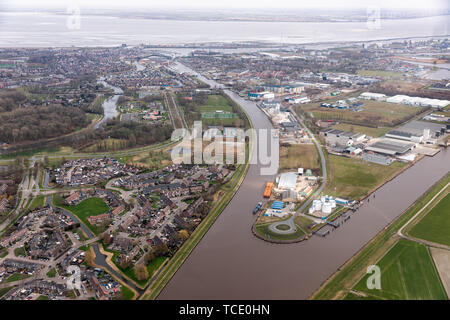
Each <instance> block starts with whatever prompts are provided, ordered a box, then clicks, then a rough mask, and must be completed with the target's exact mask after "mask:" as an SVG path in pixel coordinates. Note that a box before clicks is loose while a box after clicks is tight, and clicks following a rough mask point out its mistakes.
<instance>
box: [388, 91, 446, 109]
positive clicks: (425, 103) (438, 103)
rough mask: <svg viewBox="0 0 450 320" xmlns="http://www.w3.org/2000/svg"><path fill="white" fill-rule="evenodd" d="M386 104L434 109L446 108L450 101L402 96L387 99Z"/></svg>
mask: <svg viewBox="0 0 450 320" xmlns="http://www.w3.org/2000/svg"><path fill="white" fill-rule="evenodd" d="M386 102H390V103H397V104H405V105H409V106H416V107H432V108H445V107H446V106H448V105H449V104H450V101H449V100H439V99H429V98H421V97H410V96H405V95H401V94H399V95H396V96H393V97H389V98H387V99H386Z"/></svg>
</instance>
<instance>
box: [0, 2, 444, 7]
mask: <svg viewBox="0 0 450 320" xmlns="http://www.w3.org/2000/svg"><path fill="white" fill-rule="evenodd" d="M0 2H1V3H2V7H3V8H5V7H6V8H26V9H31V8H39V9H41V8H42V9H45V8H48V9H50V8H54V7H59V8H61V7H65V6H66V7H67V6H70V5H74V4H76V5H78V6H80V7H93V8H105V9H106V8H111V9H112V8H118V7H124V6H125V7H127V8H138V9H144V8H180V9H189V8H190V9H199V8H202V9H207V8H211V9H213V8H252V7H257V8H260V9H262V8H279V9H285V8H299V9H300V8H319V9H330V8H339V9H352V8H365V7H368V6H378V7H380V8H385V9H402V8H408V9H421V8H426V9H435V8H444V9H445V8H448V7H449V5H448V0H339V1H336V0H277V1H274V0H226V1H223V0H126V1H123V0H117V1H115V0H39V1H36V0H0Z"/></svg>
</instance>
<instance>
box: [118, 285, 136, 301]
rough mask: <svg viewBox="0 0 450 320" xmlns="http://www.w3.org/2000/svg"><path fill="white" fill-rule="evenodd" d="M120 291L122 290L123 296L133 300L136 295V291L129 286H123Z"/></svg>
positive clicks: (125, 298)
mask: <svg viewBox="0 0 450 320" xmlns="http://www.w3.org/2000/svg"><path fill="white" fill-rule="evenodd" d="M120 291H121V292H122V296H123V298H124V300H131V299H133V297H134V292H133V291H132V290H131V289H130V288H128V287H127V286H121V287H120Z"/></svg>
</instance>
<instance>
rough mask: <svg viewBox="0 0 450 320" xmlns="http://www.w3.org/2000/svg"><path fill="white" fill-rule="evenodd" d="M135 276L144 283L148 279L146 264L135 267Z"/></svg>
mask: <svg viewBox="0 0 450 320" xmlns="http://www.w3.org/2000/svg"><path fill="white" fill-rule="evenodd" d="M134 274H135V275H136V278H137V279H138V280H139V281H144V280H147V279H148V270H147V267H146V266H145V265H144V264H137V265H136V266H135V267H134Z"/></svg>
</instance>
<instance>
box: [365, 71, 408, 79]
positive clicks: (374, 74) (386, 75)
mask: <svg viewBox="0 0 450 320" xmlns="http://www.w3.org/2000/svg"><path fill="white" fill-rule="evenodd" d="M357 73H358V74H359V75H361V76H368V77H381V78H387V79H388V78H391V79H402V78H403V74H402V73H401V72H395V71H387V70H364V69H361V70H358V72H357Z"/></svg>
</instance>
